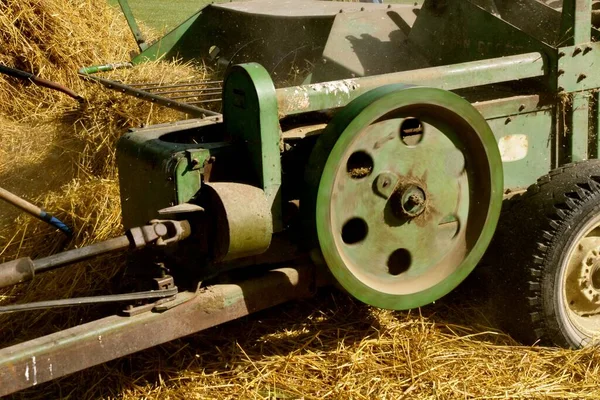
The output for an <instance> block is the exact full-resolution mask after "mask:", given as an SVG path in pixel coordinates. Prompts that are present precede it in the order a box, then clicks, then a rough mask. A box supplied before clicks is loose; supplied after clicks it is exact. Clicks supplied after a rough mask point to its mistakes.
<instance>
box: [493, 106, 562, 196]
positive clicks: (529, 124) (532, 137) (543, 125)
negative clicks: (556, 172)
mask: <svg viewBox="0 0 600 400" xmlns="http://www.w3.org/2000/svg"><path fill="white" fill-rule="evenodd" d="M487 122H488V124H489V125H490V128H491V129H492V131H493V132H494V136H495V137H496V140H497V141H498V147H499V149H500V156H501V158H502V169H503V171H504V188H505V189H517V188H526V187H528V186H529V185H531V184H532V183H534V182H535V181H536V180H537V179H538V178H539V177H540V176H542V175H544V174H546V173H548V171H550V170H551V169H552V159H553V157H552V152H553V149H554V141H553V140H552V137H553V135H554V117H553V111H552V110H545V111H540V112H533V113H526V114H521V115H512V116H503V117H500V118H492V119H488V120H487Z"/></svg>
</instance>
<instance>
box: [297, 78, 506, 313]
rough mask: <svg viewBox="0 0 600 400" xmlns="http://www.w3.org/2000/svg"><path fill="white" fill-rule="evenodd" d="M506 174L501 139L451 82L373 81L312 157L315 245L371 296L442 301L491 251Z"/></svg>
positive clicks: (351, 286)
mask: <svg viewBox="0 0 600 400" xmlns="http://www.w3.org/2000/svg"><path fill="white" fill-rule="evenodd" d="M502 176H503V175H502V163H501V159H500V154H499V151H498V147H497V144H496V140H495V139H494V136H493V134H492V132H491V130H490V128H489V126H488V124H487V123H486V121H485V120H484V119H483V117H482V116H481V115H480V114H479V112H478V111H477V110H476V109H475V108H474V107H473V106H472V105H471V104H470V103H468V102H467V101H465V100H464V99H462V98H461V97H459V96H457V95H455V94H453V93H450V92H447V91H444V90H441V89H433V88H421V87H406V86H403V85H390V86H386V87H382V88H379V89H376V90H373V91H371V92H369V93H367V94H365V95H363V96H362V97H360V98H358V99H356V100H355V101H353V102H352V103H350V104H349V105H348V106H347V107H346V108H345V109H343V110H342V111H340V112H339V113H338V114H337V115H336V116H335V117H334V119H333V120H332V121H331V123H330V124H329V125H328V127H327V128H326V130H325V131H324V132H323V135H322V136H321V138H320V139H319V141H318V143H317V145H316V147H315V149H314V151H313V153H312V155H311V159H310V162H309V166H308V169H307V182H308V191H307V193H308V195H309V196H312V203H311V204H310V207H308V208H309V209H310V210H311V212H310V213H309V218H310V219H311V222H312V223H314V225H313V229H316V232H317V238H318V245H317V244H316V243H315V248H317V249H318V250H320V253H321V254H320V256H322V260H324V261H325V263H326V264H327V266H328V267H329V269H330V270H331V272H332V274H333V275H334V277H335V278H336V279H337V281H338V282H339V283H340V284H341V286H342V287H343V288H344V289H345V290H347V291H348V292H349V293H350V294H351V295H352V296H354V297H356V298H358V299H359V300H361V301H363V302H365V303H367V304H371V305H374V306H377V307H382V308H389V309H409V308H414V307H419V306H422V305H425V304H428V303H431V302H433V301H435V300H437V299H439V298H440V297H442V296H444V295H445V294H447V293H448V292H450V291H451V290H452V289H454V288H455V287H456V286H457V285H458V284H459V283H460V282H462V281H463V280H464V279H465V278H466V277H467V275H468V274H469V273H470V272H471V271H472V270H473V268H474V267H475V266H476V264H477V263H478V262H479V260H480V259H481V257H482V256H483V254H484V252H485V250H486V248H487V246H488V244H489V243H490V241H491V238H492V236H493V233H494V230H495V228H496V224H497V222H498V218H499V214H500V208H501V204H502V190H503V177H502ZM317 258H319V259H320V258H321V257H317Z"/></svg>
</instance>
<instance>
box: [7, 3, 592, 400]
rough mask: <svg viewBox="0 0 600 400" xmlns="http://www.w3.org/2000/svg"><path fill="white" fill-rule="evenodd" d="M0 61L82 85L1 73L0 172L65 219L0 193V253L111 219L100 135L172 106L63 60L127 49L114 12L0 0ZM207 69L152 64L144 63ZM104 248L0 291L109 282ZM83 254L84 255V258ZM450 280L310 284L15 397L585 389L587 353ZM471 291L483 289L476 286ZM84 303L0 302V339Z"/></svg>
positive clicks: (32, 249)
mask: <svg viewBox="0 0 600 400" xmlns="http://www.w3.org/2000/svg"><path fill="white" fill-rule="evenodd" d="M0 46H1V47H0V62H2V63H6V64H7V65H11V66H15V67H20V68H23V69H27V70H30V71H35V72H36V73H38V74H39V75H41V76H42V77H45V78H48V79H53V80H56V81H59V82H62V83H64V84H66V85H68V86H70V87H72V88H74V89H75V90H76V91H78V92H79V93H81V94H82V95H83V96H84V97H85V98H86V99H88V102H87V103H85V104H84V105H79V104H77V103H76V102H74V101H72V100H71V99H69V98H68V97H66V96H64V95H62V94H60V93H55V92H52V91H49V90H46V89H40V88H37V87H35V86H33V85H23V84H22V83H21V82H17V81H15V80H12V79H8V78H5V77H2V76H0V186H2V187H5V188H6V189H8V190H11V191H14V192H15V193H17V194H20V195H23V196H25V197H27V198H28V199H30V200H32V201H34V202H36V203H37V204H41V205H43V206H44V207H46V208H47V209H48V210H49V211H50V212H52V213H55V214H56V215H57V216H58V217H60V218H61V219H63V220H64V221H65V222H67V223H68V224H70V225H71V226H73V227H74V229H75V231H76V232H77V234H76V235H75V237H74V238H73V240H71V241H70V242H67V241H65V240H64V239H63V237H62V236H60V234H59V233H57V232H55V231H54V230H52V229H50V228H48V227H47V226H46V225H45V224H43V223H41V222H39V221H37V220H36V219H33V218H30V217H28V216H25V215H22V214H20V213H19V212H16V211H14V210H12V209H11V208H10V207H9V206H7V205H4V204H2V205H0V259H1V260H9V259H13V258H15V257H17V256H24V255H31V256H34V257H40V256H44V255H47V254H51V253H54V252H57V251H60V250H61V249H66V248H72V247H75V246H82V245H85V244H87V243H92V242H95V241H99V240H103V239H106V238H109V237H112V236H115V235H118V234H120V233H121V226H120V222H119V218H120V211H119V197H118V185H117V181H116V179H117V171H116V168H115V165H114V143H115V141H116V139H117V138H118V137H119V135H121V134H122V133H123V132H124V130H125V129H127V127H131V126H138V125H140V124H141V123H157V122H162V121H169V120H174V119H180V118H184V117H185V116H184V115H182V114H180V113H177V112H173V111H168V110H164V109H162V108H161V109H158V108H156V107H152V106H150V105H148V104H146V103H140V102H137V101H135V100H133V99H131V98H129V97H124V96H121V95H118V94H114V93H109V92H107V91H105V90H103V89H101V88H98V87H96V86H94V85H90V84H85V83H83V82H81V81H80V80H79V79H78V78H77V77H76V75H75V71H76V70H77V68H79V67H81V66H85V65H92V64H98V63H104V62H115V61H123V60H127V58H128V56H127V53H128V52H129V51H130V50H134V49H135V43H134V42H133V40H132V39H131V37H130V33H129V31H128V28H127V26H126V25H125V22H124V19H123V18H122V17H121V16H120V15H119V14H118V13H115V12H114V11H113V10H111V9H109V8H107V7H106V5H105V4H104V3H102V2H100V1H93V0H21V1H18V2H17V1H11V0H0ZM205 73H206V71H203V70H198V69H196V68H193V67H191V66H181V65H164V64H158V63H157V64H152V65H148V66H145V67H143V68H142V69H140V70H137V71H136V75H138V76H141V77H143V78H146V79H156V78H157V77H159V78H160V79H168V80H181V81H185V80H186V79H188V78H190V77H202V76H203V74H205ZM123 263H124V261H123V259H122V258H119V257H111V258H110V259H107V258H104V259H101V260H95V261H93V262H90V263H83V265H80V266H77V267H74V268H69V269H67V270H63V271H58V272H55V273H50V274H48V275H45V276H44V277H43V278H39V279H38V280H36V281H34V282H32V283H30V284H26V285H22V286H20V287H16V288H13V289H10V290H4V291H2V292H1V293H0V303H2V304H8V303H11V302H16V301H19V302H24V301H33V300H40V299H42V298H45V299H48V298H58V297H70V296H81V295H84V294H87V295H89V294H100V293H109V292H110V291H111V290H112V284H111V280H112V279H113V278H115V277H118V275H117V274H118V272H119V269H120V267H121V266H122V265H123ZM91 267H93V270H92V269H91ZM476 294H478V293H477V291H475V292H473V290H471V291H468V290H466V289H464V290H463V291H459V292H458V293H456V294H454V295H452V296H450V297H449V298H447V299H444V300H443V301H441V302H438V303H437V304H435V305H432V306H428V307H425V308H423V309H421V310H413V311H411V312H390V311H383V310H377V309H373V308H371V307H368V306H365V305H362V304H360V303H358V302H356V301H353V300H351V299H349V298H347V297H346V296H345V295H343V294H339V293H336V292H328V291H323V292H322V293H320V294H319V295H318V296H317V297H315V298H314V299H311V300H307V301H300V302H295V303H290V304H287V305H284V306H281V307H277V308H274V309H271V310H267V311H265V312H261V313H259V314H256V315H253V316H250V317H247V318H243V319H241V320H238V321H234V322H231V323H228V324H225V325H223V326H220V327H217V328H214V329H211V330H208V331H206V332H202V333H199V334H197V335H193V336H191V337H188V338H184V339H180V340H177V341H174V342H172V343H169V344H166V345H163V346H159V347H156V348H153V349H150V350H148V351H144V352H141V353H138V354H135V355H133V356H130V357H125V358H123V359H120V360H115V361H112V362H109V363H106V364H104V365H101V366H98V367H94V368H91V369H89V370H86V371H82V372H79V373H76V374H73V375H71V376H69V377H65V378H63V379H59V380H56V381H54V382H50V383H47V384H42V385H39V386H37V387H35V388H33V389H30V390H26V391H23V392H21V393H18V394H16V395H15V396H14V398H24V399H50V398H65V399H237V398H247V399H321V398H328V399H400V398H417V399H464V398H497V399H500V398H509V399H514V398H523V399H531V398H540V399H542V398H544V399H545V398H578V399H584V398H589V399H597V398H600V354H598V352H597V351H595V350H592V349H587V350H581V351H567V350H561V349H554V348H540V347H525V346H519V345H518V343H515V342H514V341H513V340H511V339H510V338H509V337H508V336H506V335H504V334H502V333H501V332H498V331H497V330H495V329H494V328H493V326H494V321H493V319H492V317H491V316H492V313H490V310H489V307H488V306H487V305H486V304H485V303H482V302H478V301H477V300H474V299H477V298H478V297H474V295H476ZM479 298H482V297H479ZM98 315H99V312H98V310H97V309H96V308H93V307H86V308H79V309H70V310H61V311H54V312H32V313H27V314H19V315H14V316H2V317H0V333H1V335H0V346H2V347H4V346H6V345H8V344H10V343H14V342H16V341H21V340H24V339H28V338H32V337H35V336H39V335H42V334H46V333H49V332H53V331H56V330H57V329H61V328H64V327H66V326H70V325H72V324H75V323H80V322H83V321H86V320H90V319H93V318H95V317H97V316H98Z"/></svg>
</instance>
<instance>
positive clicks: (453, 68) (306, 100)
mask: <svg viewBox="0 0 600 400" xmlns="http://www.w3.org/2000/svg"><path fill="white" fill-rule="evenodd" d="M547 73H548V65H547V61H546V58H545V57H544V55H542V54H541V53H538V52H533V53H527V54H520V55H516V56H507V57H499V58H493V59H489V60H481V61H472V62H466V63H460V64H454V65H445V66H441V67H431V68H423V69H418V70H412V71H403V72H396V73H391V74H384V75H376V76H369V77H365V78H357V79H346V80H341V81H333V82H325V83H315V84H311V85H304V86H295V87H289V88H283V89H278V90H277V103H278V106H279V113H280V115H292V114H299V113H304V112H311V111H318V110H325V109H331V108H338V107H343V106H345V105H347V104H348V103H349V102H350V101H352V100H354V99H355V98H357V97H359V96H360V95H362V94H364V93H366V92H368V91H370V90H372V89H374V88H377V87H379V86H383V85H388V84H393V83H406V84H415V85H427V86H433V87H438V88H441V89H446V90H454V89H462V88H467V87H475V86H483V85H489V84H493V83H500V82H509V81H517V80H521V79H527V78H535V77H541V76H545V75H546V74H547ZM324 94H329V95H328V96H324Z"/></svg>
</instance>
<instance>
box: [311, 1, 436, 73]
mask: <svg viewBox="0 0 600 400" xmlns="http://www.w3.org/2000/svg"><path fill="white" fill-rule="evenodd" d="M416 10H417V11H418V9H417V8H416V7H415V6H414V5H412V4H411V5H409V6H405V7H400V6H397V5H395V7H394V8H393V9H387V8H381V9H373V10H365V11H360V12H343V13H339V14H337V15H336V17H335V20H334V21H333V25H332V27H331V32H330V33H329V37H328V38H327V43H326V44H325V49H324V50H323V57H322V60H320V62H318V63H317V64H316V65H315V66H314V70H313V72H312V76H311V78H310V83H317V82H325V81H331V80H339V79H346V78H357V77H361V76H372V75H377V74H385V73H391V72H398V71H406V70H414V69H417V68H424V67H429V66H430V65H429V63H428V61H427V58H426V57H425V56H424V55H422V54H421V53H420V50H419V49H418V48H416V46H414V45H413V44H412V43H411V42H410V41H408V33H409V32H410V29H411V27H412V25H413V24H414V21H415V20H416V17H417V15H416Z"/></svg>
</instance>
